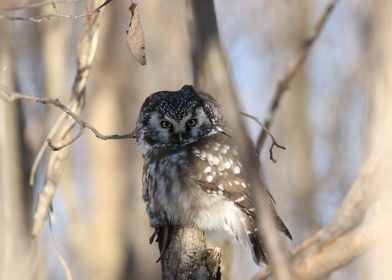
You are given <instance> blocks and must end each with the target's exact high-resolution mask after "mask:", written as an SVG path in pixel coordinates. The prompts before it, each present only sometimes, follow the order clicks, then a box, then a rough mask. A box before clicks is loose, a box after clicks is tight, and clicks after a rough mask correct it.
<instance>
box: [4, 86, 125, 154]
mask: <svg viewBox="0 0 392 280" xmlns="http://www.w3.org/2000/svg"><path fill="white" fill-rule="evenodd" d="M0 98H1V99H3V100H5V101H7V102H12V101H15V100H28V101H32V102H38V103H42V104H50V105H53V106H55V107H57V108H59V109H61V110H62V111H63V112H65V113H66V114H67V115H68V116H70V117H71V118H72V119H74V120H75V122H76V123H77V124H78V125H79V126H80V131H79V133H78V134H77V135H76V136H75V137H73V138H72V139H71V140H70V141H68V142H66V143H64V144H62V145H61V146H55V145H54V144H53V143H52V139H51V138H50V137H49V138H47V140H46V141H47V142H48V145H49V146H50V148H51V149H52V150H54V151H58V150H61V149H63V148H65V147H67V146H68V145H70V144H72V143H73V142H74V141H76V140H77V139H78V138H79V137H80V136H81V135H82V133H83V130H84V129H85V128H87V129H88V130H90V131H91V132H92V133H93V134H94V135H95V137H97V138H99V139H101V140H119V139H132V138H133V136H132V133H128V134H123V135H119V134H111V135H104V134H102V133H101V132H99V131H98V129H96V128H95V127H94V126H92V125H91V124H89V123H87V122H86V121H84V120H82V119H81V118H80V117H79V116H78V115H76V114H75V113H73V112H72V111H71V110H70V109H69V108H68V107H67V106H65V105H64V104H63V103H61V102H60V100H59V99H57V98H56V99H51V98H46V97H37V96H33V95H25V94H21V93H18V92H12V91H11V90H10V89H8V88H7V87H5V86H3V85H0Z"/></svg>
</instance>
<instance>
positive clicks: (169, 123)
mask: <svg viewBox="0 0 392 280" xmlns="http://www.w3.org/2000/svg"><path fill="white" fill-rule="evenodd" d="M222 131H224V121H223V118H222V113H221V110H220V108H219V107H218V105H217V103H216V101H215V100H214V98H213V97H212V96H210V95H209V94H207V93H201V92H197V91H196V90H195V89H194V88H193V87H192V86H189V85H185V86H183V87H182V88H181V89H180V90H178V91H159V92H156V93H153V94H151V95H150V96H149V97H147V99H146V100H145V101H144V103H143V105H142V108H141V110H140V113H139V117H138V120H137V123H136V129H135V131H134V136H135V138H136V140H137V143H138V146H139V148H140V150H141V151H142V153H143V154H146V153H147V152H148V151H149V150H150V149H151V148H154V147H174V148H175V147H178V146H182V145H187V144H189V143H192V142H195V141H197V140H199V139H200V138H202V137H205V136H208V135H212V134H215V133H218V132H222Z"/></svg>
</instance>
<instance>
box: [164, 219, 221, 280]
mask: <svg viewBox="0 0 392 280" xmlns="http://www.w3.org/2000/svg"><path fill="white" fill-rule="evenodd" d="M162 234H163V231H160V232H159V235H158V242H159V248H160V250H162V246H163V243H164V242H163V239H164V238H163V236H162ZM220 259H221V249H219V248H214V249H211V248H207V247H206V238H205V235H204V232H203V231H202V230H200V229H198V228H195V227H179V226H173V227H171V228H170V234H169V239H168V243H167V248H166V250H165V253H164V254H163V256H162V259H161V263H162V279H163V280H171V279H179V280H188V279H190V280H192V279H194V280H199V279H203V280H204V279H205V280H219V279H221V273H220Z"/></svg>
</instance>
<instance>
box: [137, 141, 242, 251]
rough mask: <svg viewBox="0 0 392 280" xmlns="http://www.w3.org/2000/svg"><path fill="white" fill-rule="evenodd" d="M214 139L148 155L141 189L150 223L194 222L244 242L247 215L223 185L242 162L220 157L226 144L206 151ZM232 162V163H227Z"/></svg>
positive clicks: (202, 227)
mask: <svg viewBox="0 0 392 280" xmlns="http://www.w3.org/2000/svg"><path fill="white" fill-rule="evenodd" d="M212 138H216V136H212V137H206V139H205V140H206V141H199V142H197V143H195V144H191V145H186V146H184V147H182V148H177V149H174V150H172V151H167V150H166V151H165V152H163V151H156V152H155V153H151V154H150V155H149V158H148V159H147V160H146V162H148V164H147V165H146V166H145V168H144V178H143V187H144V190H145V192H144V196H145V200H146V202H147V211H148V213H149V215H150V223H151V226H152V227H157V226H162V225H166V224H179V225H196V226H198V227H199V228H201V229H202V230H205V231H219V232H225V233H229V234H230V235H232V236H234V237H235V238H236V239H237V240H238V241H240V243H241V244H242V245H243V246H246V245H247V234H246V231H245V230H244V226H243V221H242V220H243V219H244V214H243V212H242V211H241V210H240V209H239V208H238V206H237V205H236V204H235V202H234V201H233V200H230V199H228V198H227V197H226V196H224V185H225V184H224V183H222V182H223V181H224V180H226V181H227V179H228V178H227V177H229V176H228V175H230V172H231V173H233V174H234V173H235V174H236V175H237V173H238V168H239V166H238V165H235V164H232V163H234V162H233V160H231V161H230V160H224V161H223V157H222V156H219V155H226V156H227V149H225V148H224V147H221V148H220V149H219V150H217V149H216V148H215V146H214V145H211V144H207V147H208V148H210V147H211V148H210V149H207V150H206V147H205V142H210V141H208V140H211V139H212ZM221 151H223V152H224V154H223V153H222V152H221ZM204 155H205V156H204ZM230 162H231V163H230ZM229 163H230V164H231V166H228V164H229ZM225 168H226V169H225ZM227 168H231V169H230V170H227ZM219 169H220V170H221V171H219ZM222 169H223V170H222ZM229 171H230V172H229ZM213 175H215V176H213ZM237 176H238V175H237ZM238 180H239V179H238ZM203 182H206V183H211V184H213V185H214V186H215V188H209V187H208V186H205V187H206V188H207V189H205V188H204V189H203ZM236 182H238V184H240V182H239V181H236ZM241 183H242V182H241ZM230 184H232V183H231V182H230ZM217 186H219V188H218V187H217ZM227 187H229V186H227ZM241 188H242V187H241Z"/></svg>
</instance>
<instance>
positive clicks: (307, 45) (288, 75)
mask: <svg viewBox="0 0 392 280" xmlns="http://www.w3.org/2000/svg"><path fill="white" fill-rule="evenodd" d="M338 1H339V0H332V1H331V2H330V3H329V4H328V5H327V7H326V8H325V10H324V12H323V13H322V14H321V16H320V18H319V20H318V21H317V23H316V25H315V27H314V31H313V34H311V35H310V36H309V37H308V38H307V39H305V40H304V43H303V46H302V49H301V50H300V52H299V54H298V55H297V57H296V58H295V59H294V60H293V62H292V63H291V65H290V66H289V67H288V68H287V69H286V72H285V73H284V75H283V76H282V78H281V79H280V80H279V82H278V84H277V86H276V89H275V92H274V95H273V96H274V97H273V100H272V103H271V106H270V108H269V117H268V119H267V121H266V122H265V127H266V128H267V129H268V130H269V129H270V127H271V124H272V121H273V120H274V118H275V114H276V111H277V109H278V107H279V103H280V100H281V99H282V96H283V94H284V93H285V92H286V91H287V90H288V88H289V87H290V83H291V82H292V81H293V79H294V77H295V76H296V74H297V73H298V71H299V69H300V68H301V66H302V65H303V64H304V61H305V60H306V58H307V57H308V54H309V50H310V49H311V47H312V46H313V45H314V43H315V42H316V40H317V38H318V37H319V36H320V34H321V31H322V30H323V28H324V26H325V24H326V22H327V20H328V18H329V17H330V15H331V14H332V11H333V10H334V8H335V6H336V4H337V2H338ZM268 130H263V131H261V133H260V135H259V137H258V139H257V145H256V149H257V152H259V153H260V151H261V149H262V147H263V145H264V142H265V140H266V137H267V131H268Z"/></svg>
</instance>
